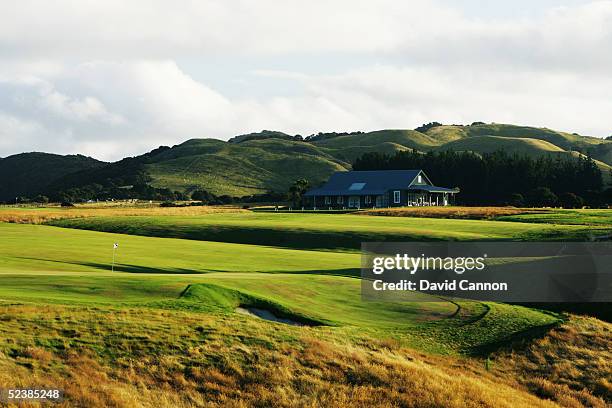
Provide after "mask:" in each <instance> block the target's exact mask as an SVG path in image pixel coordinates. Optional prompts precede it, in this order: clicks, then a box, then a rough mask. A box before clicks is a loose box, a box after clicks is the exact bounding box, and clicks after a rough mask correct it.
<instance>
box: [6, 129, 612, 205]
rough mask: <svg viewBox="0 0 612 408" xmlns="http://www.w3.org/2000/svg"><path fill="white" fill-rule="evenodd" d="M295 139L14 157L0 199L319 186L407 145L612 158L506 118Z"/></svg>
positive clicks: (264, 135)
mask: <svg viewBox="0 0 612 408" xmlns="http://www.w3.org/2000/svg"><path fill="white" fill-rule="evenodd" d="M298 139H299V137H296V136H291V135H287V134H285V133H282V132H275V131H262V132H259V133H250V134H247V135H242V136H237V137H235V138H233V139H230V141H229V142H225V141H221V140H217V139H192V140H188V141H186V142H184V143H182V144H179V145H176V146H173V147H171V148H170V147H160V148H158V149H155V150H153V151H151V152H149V153H146V154H144V155H141V156H137V157H133V158H127V159H124V160H121V161H119V162H116V163H111V164H106V163H101V162H97V161H95V160H93V159H89V158H85V157H82V156H55V155H45V154H39V153H36V154H34V153H32V154H26V155H16V156H12V157H9V158H5V159H1V160H0V200H3V199H4V200H9V199H11V200H12V199H14V197H15V196H17V195H32V193H33V192H38V191H40V190H41V189H43V188H44V187H48V188H49V189H51V190H54V191H61V190H66V189H69V188H71V187H81V186H86V185H88V184H92V183H97V184H100V185H105V186H106V184H111V185H114V186H130V185H135V184H142V183H144V182H148V183H149V184H151V185H152V186H154V187H158V188H169V189H171V190H178V191H183V192H190V191H193V190H196V189H205V190H208V191H210V192H211V193H213V194H215V195H223V194H227V195H233V196H241V195H247V194H256V193H264V192H266V191H270V190H272V191H278V192H280V191H287V189H288V187H289V186H290V185H291V184H292V183H293V182H294V181H295V180H296V179H299V178H306V179H308V180H310V181H311V183H313V184H315V185H316V184H318V183H320V182H322V181H324V180H326V179H327V178H328V177H329V176H330V174H332V173H333V172H335V171H341V170H348V169H350V163H351V162H352V161H354V160H355V159H356V158H357V157H360V156H361V155H363V154H364V153H368V152H380V153H386V154H393V153H395V152H398V151H405V150H409V149H415V150H417V151H421V152H426V151H431V150H454V151H473V152H477V153H488V152H493V151H496V150H500V149H504V150H506V151H507V152H510V153H518V154H521V155H523V154H525V155H529V156H532V157H534V156H541V155H547V154H554V155H560V154H561V155H565V156H567V155H570V154H571V155H574V156H575V155H579V154H584V155H591V156H592V157H593V158H594V159H595V160H596V161H597V165H598V166H599V168H600V169H601V170H602V172H603V174H604V177H605V178H606V179H608V178H609V176H610V169H611V167H610V165H611V164H612V141H607V140H602V139H598V138H594V137H587V136H579V135H576V134H570V133H566V132H557V131H554V130H550V129H543V128H534V127H526V126H515V125H505V124H476V125H471V126H461V125H443V126H437V127H433V128H430V129H428V130H427V131H426V132H425V133H421V132H417V131H414V130H402V129H387V130H379V131H374V132H367V133H363V132H353V133H339V134H338V133H327V134H319V135H317V136H315V137H311V138H308V139H307V140H306V141H302V140H298Z"/></svg>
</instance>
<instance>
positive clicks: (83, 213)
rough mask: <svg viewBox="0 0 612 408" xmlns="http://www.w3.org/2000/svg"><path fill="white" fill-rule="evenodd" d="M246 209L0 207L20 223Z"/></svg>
mask: <svg viewBox="0 0 612 408" xmlns="http://www.w3.org/2000/svg"><path fill="white" fill-rule="evenodd" d="M242 211H246V210H243V209H240V208H238V207H232V206H192V207H134V206H132V207H129V206H116V207H115V206H112V207H111V206H104V207H92V206H82V207H81V206H76V207H68V208H60V207H40V208H20V207H3V208H0V222H10V223H18V224H42V223H45V222H47V221H51V220H58V219H64V218H85V217H117V216H157V215H158V216H168V215H169V216H172V215H176V216H197V215H206V214H215V213H228V212H231V213H235V212H242Z"/></svg>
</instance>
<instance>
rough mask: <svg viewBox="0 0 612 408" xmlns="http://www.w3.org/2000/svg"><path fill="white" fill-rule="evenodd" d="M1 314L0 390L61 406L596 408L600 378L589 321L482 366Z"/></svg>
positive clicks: (45, 314) (260, 334)
mask: <svg viewBox="0 0 612 408" xmlns="http://www.w3.org/2000/svg"><path fill="white" fill-rule="evenodd" d="M0 312H1V313H2V316H3V318H2V319H1V320H0V328H2V329H3V330H2V331H0V338H1V339H2V340H3V342H2V346H1V349H2V353H1V354H0V387H9V386H10V387H14V386H24V387H25V386H32V385H33V384H37V385H44V386H48V387H59V388H62V389H64V390H65V392H66V401H65V402H64V403H63V404H60V406H66V407H67V406H87V407H140V406H143V407H192V406H198V407H321V406H325V407H368V408H369V407H456V408H459V407H466V406H467V407H519V408H520V407H559V406H565V407H567V406H569V407H573V406H575V407H582V406H592V407H605V406H606V402H605V401H604V397H603V396H602V394H601V392H602V390H599V391H596V390H595V389H594V388H593V389H591V386H590V385H589V384H590V383H589V381H590V380H587V378H592V379H593V381H594V383H593V385H597V384H599V386H602V385H603V386H607V385H606V383H605V381H608V380H609V378H610V377H605V375H606V373H607V371H606V368H605V364H604V361H603V359H606V358H607V357H608V354H606V350H601V349H599V348H598V347H601V346H609V343H608V341H609V340H601V339H594V338H593V337H592V336H593V335H594V331H593V330H595V327H599V328H600V329H601V325H600V324H599V323H598V324H597V325H595V324H593V327H591V328H589V327H586V329H585V327H583V325H582V324H577V325H576V324H574V323H573V321H572V322H570V323H568V324H566V325H563V326H561V327H560V328H559V329H557V330H556V331H554V332H552V333H551V334H550V335H549V336H546V337H544V338H542V339H540V340H539V341H536V342H532V343H529V345H528V346H527V349H525V350H523V351H520V350H515V351H513V352H512V353H510V352H507V353H505V354H504V353H500V354H497V355H495V356H494V362H493V366H492V368H490V369H487V368H485V365H484V364H483V361H482V359H478V358H468V357H453V356H436V355H430V354H425V353H422V352H418V351H415V350H412V349H410V348H407V347H405V346H402V345H401V342H396V341H386V340H384V339H380V340H379V339H377V338H372V337H369V336H368V335H364V334H359V333H358V332H356V331H355V332H350V331H349V332H345V331H342V330H341V329H313V328H304V327H292V326H284V325H280V324H274V323H269V322H263V321H259V320H254V319H251V318H248V317H245V316H233V315H207V314H196V313H186V312H176V311H169V310H153V309H131V310H113V309H101V308H90V309H83V308H66V307H61V306H44V307H41V306H28V305H10V306H4V307H0ZM37 322H38V323H37ZM40 322H45V324H40ZM34 325H36V328H35V329H34V327H33V326H34ZM337 330H340V331H338V332H337ZM584 330H587V331H588V332H589V333H591V334H587V335H586V337H584ZM62 333H69V334H70V335H69V336H67V335H64V334H62ZM62 336H63V337H62ZM557 336H560V337H558V338H557ZM58 338H63V343H62V344H58V342H57V339H58ZM11 339H12V340H11ZM572 339H573V340H575V341H577V342H578V348H579V349H583V351H582V352H584V353H588V356H590V358H591V359H597V360H598V361H599V362H598V363H597V364H592V363H590V362H588V361H586V362H585V361H584V360H583V358H576V357H577V354H576V351H575V350H574V347H575V344H576V342H573V343H572V342H570V343H568V342H565V341H566V340H572ZM590 341H595V344H593V345H591V346H589V345H588V343H589V342H590ZM547 342H548V343H547ZM36 343H39V345H36ZM44 343H48V345H47V346H43V345H41V344H44ZM549 343H550V344H553V343H554V344H556V345H555V347H554V348H553V349H550V350H549V349H548V346H547V344H549ZM563 344H565V345H563ZM532 347H533V348H532ZM602 351H603V353H601V352H602ZM550 352H552V353H553V354H551V355H548V354H547V353H550ZM582 352H581V353H582ZM607 352H609V349H608V350H607ZM583 357H586V355H585V356H583ZM538 358H547V359H548V364H544V362H542V361H540V362H539V361H538ZM567 358H574V360H567ZM608 361H609V360H608ZM584 364H586V365H584ZM555 365H559V369H558V373H557V374H555V372H554V371H553V370H551V367H554V366H555ZM593 368H595V371H594V372H592V373H591V372H588V370H591V369H593ZM563 370H566V371H570V372H572V373H573V374H571V375H570V376H571V382H573V384H569V383H565V380H564V379H568V378H569V377H568V375H566V374H563V373H562V371H563ZM581 376H582V377H581ZM597 376H600V378H599V379H598V380H597V379H596V377H597ZM602 376H603V377H602ZM585 381H586V382H585ZM581 385H582V386H583V389H580V386H581ZM598 393H599V394H598ZM609 402H610V400H608V403H609Z"/></svg>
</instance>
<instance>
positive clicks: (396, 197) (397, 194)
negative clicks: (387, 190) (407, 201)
mask: <svg viewBox="0 0 612 408" xmlns="http://www.w3.org/2000/svg"><path fill="white" fill-rule="evenodd" d="M401 197H402V195H401V193H400V192H399V191H394V192H393V203H394V204H399V203H400V201H401Z"/></svg>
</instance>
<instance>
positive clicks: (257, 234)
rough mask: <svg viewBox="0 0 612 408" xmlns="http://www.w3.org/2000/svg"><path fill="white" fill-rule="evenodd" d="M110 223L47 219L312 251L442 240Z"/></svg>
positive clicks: (97, 228) (118, 231)
mask: <svg viewBox="0 0 612 408" xmlns="http://www.w3.org/2000/svg"><path fill="white" fill-rule="evenodd" d="M112 221H113V222H112V223H104V222H100V221H99V220H95V219H92V220H58V221H51V222H48V223H47V224H48V225H53V226H57V227H63V228H75V229H84V230H91V231H100V232H110V233H115V234H127V235H139V236H147V237H158V238H179V239H189V240H194V241H214V242H227V243H233V244H250V245H261V246H271V247H278V248H288V249H302V250H313V251H314V250H316V251H348V252H356V251H359V250H360V249H361V243H362V242H385V241H388V242H398V241H442V240H444V239H442V238H432V237H431V236H427V235H426V234H410V235H407V234H406V233H394V232H389V231H385V232H384V233H383V232H377V231H372V232H370V231H329V230H328V231H316V230H310V229H300V228H296V229H289V228H266V227H249V226H245V225H240V226H225V225H223V226H222V225H209V224H205V225H198V224H194V225H186V224H180V225H163V224H162V225H151V224H147V225H142V224H141V225H138V224H134V223H129V222H128V221H126V222H125V223H123V222H122V220H117V219H113V220H112Z"/></svg>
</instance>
